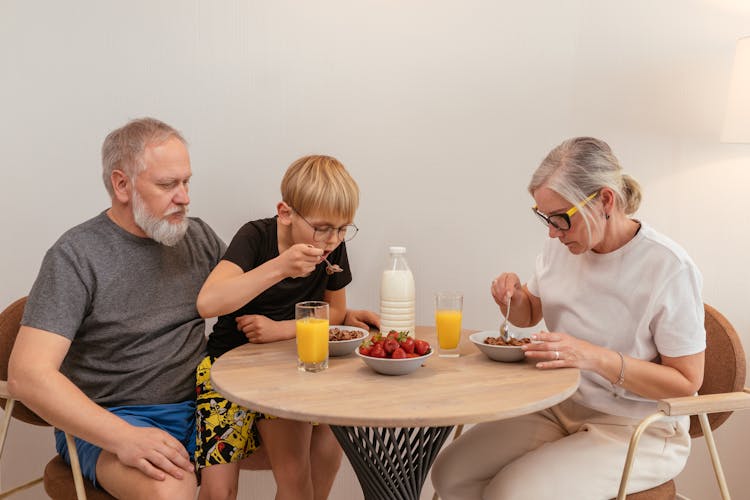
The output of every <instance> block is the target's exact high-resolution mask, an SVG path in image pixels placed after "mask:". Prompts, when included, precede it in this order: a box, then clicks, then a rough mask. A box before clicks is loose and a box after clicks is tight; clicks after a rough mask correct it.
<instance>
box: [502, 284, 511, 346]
mask: <svg viewBox="0 0 750 500" xmlns="http://www.w3.org/2000/svg"><path fill="white" fill-rule="evenodd" d="M511 297H512V295H508V309H506V312H505V319H504V320H503V324H502V325H500V333H501V334H502V336H503V340H504V341H506V342H508V341H509V340H510V328H509V327H508V316H510V298H511Z"/></svg>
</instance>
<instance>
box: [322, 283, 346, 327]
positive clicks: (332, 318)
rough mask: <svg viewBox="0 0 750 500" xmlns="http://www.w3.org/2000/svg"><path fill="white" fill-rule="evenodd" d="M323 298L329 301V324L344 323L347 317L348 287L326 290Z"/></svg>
mask: <svg viewBox="0 0 750 500" xmlns="http://www.w3.org/2000/svg"><path fill="white" fill-rule="evenodd" d="M323 300H324V301H325V302H328V324H330V325H343V324H344V319H345V318H346V288H341V289H339V290H326V291H325V294H324V295H323Z"/></svg>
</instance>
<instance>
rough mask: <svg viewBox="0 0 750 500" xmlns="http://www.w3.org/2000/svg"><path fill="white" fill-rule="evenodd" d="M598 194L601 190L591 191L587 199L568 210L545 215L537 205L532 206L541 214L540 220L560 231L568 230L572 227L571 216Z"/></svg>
mask: <svg viewBox="0 0 750 500" xmlns="http://www.w3.org/2000/svg"><path fill="white" fill-rule="evenodd" d="M597 194H599V191H596V192H595V193H591V194H590V195H588V197H586V199H585V200H583V201H581V202H580V203H577V204H575V205H573V206H572V207H570V209H569V210H568V211H567V212H563V213H559V214H549V215H545V214H543V213H542V212H540V211H539V210H538V209H537V206H536V205H534V206H533V207H531V211H532V212H534V213H535V214H537V215H538V216H539V220H540V221H541V223H542V224H544V225H545V226H552V227H554V228H555V229H557V230H558V231H567V230H568V229H570V218H571V217H573V215H574V214H575V213H576V212H578V210H579V209H580V208H581V207H583V206H585V205H586V204H587V203H588V202H590V201H591V200H593V199H594V198H596V195H597Z"/></svg>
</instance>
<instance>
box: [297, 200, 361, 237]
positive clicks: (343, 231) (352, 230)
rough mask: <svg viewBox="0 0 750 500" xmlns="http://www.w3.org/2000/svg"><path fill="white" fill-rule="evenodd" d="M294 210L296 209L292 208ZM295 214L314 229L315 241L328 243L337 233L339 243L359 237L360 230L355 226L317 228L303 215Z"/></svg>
mask: <svg viewBox="0 0 750 500" xmlns="http://www.w3.org/2000/svg"><path fill="white" fill-rule="evenodd" d="M289 208H292V207H289ZM292 210H294V208H292ZM294 212H295V213H296V214H297V215H299V216H300V219H302V220H303V221H305V222H307V225H308V226H310V227H311V228H313V241H326V240H329V239H331V236H332V235H333V234H334V233H336V237H337V238H338V239H339V241H351V240H352V238H354V237H355V236H357V232H358V231H359V228H358V227H357V226H355V225H354V224H347V225H345V226H341V227H317V226H313V225H312V223H310V221H309V220H307V219H305V218H304V217H303V216H302V214H301V213H299V212H297V211H296V210H294Z"/></svg>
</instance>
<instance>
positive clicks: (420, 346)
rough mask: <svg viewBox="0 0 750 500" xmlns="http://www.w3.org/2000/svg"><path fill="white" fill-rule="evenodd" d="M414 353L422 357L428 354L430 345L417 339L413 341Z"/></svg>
mask: <svg viewBox="0 0 750 500" xmlns="http://www.w3.org/2000/svg"><path fill="white" fill-rule="evenodd" d="M414 352H416V353H417V354H419V355H420V356H424V355H425V354H427V353H428V352H430V344H429V343H428V342H427V341H426V340H421V339H417V340H415V341H414Z"/></svg>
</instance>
